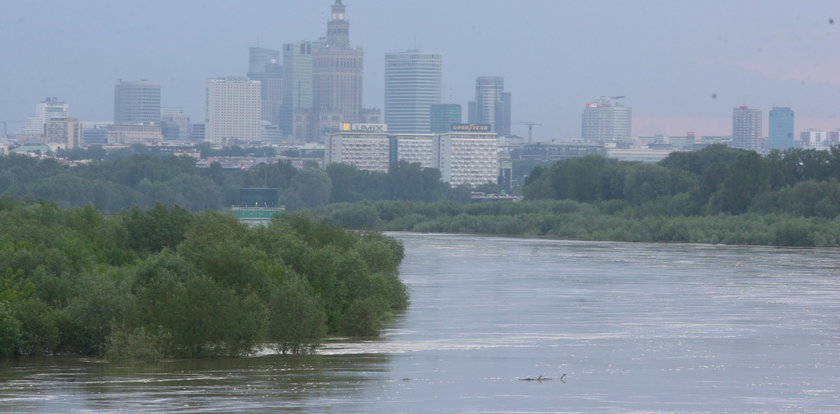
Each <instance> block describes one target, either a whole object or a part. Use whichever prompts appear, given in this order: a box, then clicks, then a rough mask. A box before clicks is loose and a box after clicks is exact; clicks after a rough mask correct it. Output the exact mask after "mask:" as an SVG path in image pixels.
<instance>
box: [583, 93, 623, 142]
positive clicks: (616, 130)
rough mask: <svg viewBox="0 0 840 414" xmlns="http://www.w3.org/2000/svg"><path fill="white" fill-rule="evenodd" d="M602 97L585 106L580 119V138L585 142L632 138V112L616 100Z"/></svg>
mask: <svg viewBox="0 0 840 414" xmlns="http://www.w3.org/2000/svg"><path fill="white" fill-rule="evenodd" d="M619 98H621V97H615V98H610V97H607V96H602V97H600V98H598V99H596V100H595V101H594V102H590V103H588V104H586V106H585V107H584V108H583V116H582V117H581V137H582V138H583V139H585V140H587V141H596V142H606V141H621V140H626V139H628V138H630V137H631V136H632V110H631V108H630V107H627V106H624V105H622V104H621V102H618V99H619Z"/></svg>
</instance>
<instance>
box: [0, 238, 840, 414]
mask: <svg viewBox="0 0 840 414" xmlns="http://www.w3.org/2000/svg"><path fill="white" fill-rule="evenodd" d="M393 236H395V237H397V238H399V239H400V240H402V241H403V242H404V243H405V250H406V257H405V260H404V262H403V265H402V268H401V272H402V273H401V276H402V278H403V279H404V280H405V282H406V283H407V285H408V286H409V288H410V290H411V306H410V307H409V309H408V311H407V312H405V314H403V315H401V316H400V317H398V318H397V319H396V320H395V321H394V322H393V323H392V324H391V325H390V327H389V328H388V329H387V330H386V332H385V334H384V335H383V336H382V338H380V339H379V340H376V341H368V342H348V341H342V340H335V341H333V342H331V343H329V344H327V345H326V346H325V347H324V348H323V349H322V350H321V351H320V354H319V355H311V356H305V357H282V356H260V357H253V358H240V359H222V360H197V361H196V360H190V361H181V360H178V361H165V362H160V363H154V364H141V365H117V364H109V363H105V362H102V361H100V360H97V359H79V358H44V359H23V360H11V361H0V412H79V411H82V412H85V411H87V412H110V411H124V412H178V411H181V412H300V413H401V412H405V413H450V412H460V413H555V412H597V413H614V412H621V413H623V412H636V413H660V412H661V413H696V412H707V413H723V412H731V413H768V412H769V413H777V412H778V413H782V412H791V413H794V412H797V413H798V412H801V413H840V250H838V249H784V248H768V247H742V246H737V247H733V246H709V245H684V244H638V243H609V242H569V241H557V240H542V239H517V238H496V237H480V236H462V235H428V234H402V233H395V234H393ZM540 376H542V377H543V378H549V379H547V380H543V381H527V380H524V379H527V378H531V379H535V378H539V377H540Z"/></svg>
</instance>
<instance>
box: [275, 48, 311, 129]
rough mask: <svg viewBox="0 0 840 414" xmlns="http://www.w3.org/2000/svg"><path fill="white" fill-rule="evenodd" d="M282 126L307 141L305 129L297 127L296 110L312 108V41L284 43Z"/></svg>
mask: <svg viewBox="0 0 840 414" xmlns="http://www.w3.org/2000/svg"><path fill="white" fill-rule="evenodd" d="M282 108H283V109H282V111H281V116H280V128H281V129H282V130H283V132H284V133H285V134H286V135H287V136H292V137H294V138H295V140H298V141H305V140H306V138H305V134H304V133H303V132H304V129H301V128H295V122H294V119H295V118H294V117H295V113H296V112H301V111H308V110H311V109H312V42H299V43H287V44H285V45H283V107H282Z"/></svg>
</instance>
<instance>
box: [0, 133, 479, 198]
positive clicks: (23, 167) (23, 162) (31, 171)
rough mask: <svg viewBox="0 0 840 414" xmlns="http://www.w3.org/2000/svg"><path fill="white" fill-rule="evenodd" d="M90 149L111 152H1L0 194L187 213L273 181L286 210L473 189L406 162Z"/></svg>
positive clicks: (444, 194)
mask: <svg viewBox="0 0 840 414" xmlns="http://www.w3.org/2000/svg"><path fill="white" fill-rule="evenodd" d="M95 148H96V147H92V149H88V150H77V151H78V152H81V153H85V154H88V153H95V154H98V155H96V156H98V157H108V158H105V159H101V160H93V161H91V162H89V163H86V164H80V165H77V166H73V167H70V166H67V165H62V164H61V163H59V162H58V161H56V160H55V159H49V158H48V159H43V160H39V159H36V158H31V157H27V156H24V155H9V156H0V195H10V196H13V197H15V198H17V199H19V200H24V199H27V198H28V199H33V200H40V199H42V200H49V201H54V202H55V203H56V204H57V205H58V206H59V207H61V208H78V207H84V206H86V205H88V204H90V205H92V206H93V207H96V208H97V209H100V210H102V211H105V212H120V211H123V210H127V209H130V208H135V207H139V208H146V209H148V208H151V207H153V206H154V205H155V204H156V203H160V204H166V205H178V206H180V207H181V208H184V209H186V210H188V211H191V212H199V211H205V210H221V209H224V208H228V207H230V206H232V205H235V204H237V203H238V202H239V200H238V198H239V189H240V188H245V187H270V188H277V189H278V190H279V193H280V199H281V201H282V203H283V204H284V205H285V206H286V209H287V210H290V211H294V210H300V209H306V208H313V207H318V206H322V205H325V204H328V203H337V202H353V201H360V200H412V201H438V200H458V201H468V200H469V196H470V190H469V189H468V188H466V187H450V186H449V184H446V183H443V182H441V181H440V172H439V171H438V170H436V169H431V168H420V166H419V165H417V164H408V163H405V162H400V163H398V164H395V165H394V166H392V168H391V169H390V170H389V171H388V172H387V173H386V172H369V171H362V170H359V169H357V168H355V167H351V166H347V165H331V166H329V167H328V168H327V169H326V171H325V170H321V169H319V168H317V167H314V166H310V167H306V168H295V167H293V166H292V165H290V164H288V163H285V162H279V163H273V164H259V165H257V166H255V167H254V168H251V169H249V170H238V169H236V170H226V169H223V168H222V167H221V166H220V165H219V164H216V163H214V164H211V165H210V166H209V168H199V167H198V166H197V165H196V160H195V159H194V158H191V157H188V156H178V157H176V156H173V155H171V154H156V153H151V152H149V151H148V150H143V147H142V146H141V147H138V148H136V150H137V151H138V152H136V153H131V154H129V153H122V154H117V155H120V156H119V157H117V156H116V155H115V154H112V152H113V151H111V152H108V153H104V152H103V151H102V150H101V149H100V150H99V151H96V150H95ZM131 149H135V147H132V148H131ZM123 151H128V149H126V150H123ZM106 154H107V155H106ZM112 156H113V157H114V158H110V157H112Z"/></svg>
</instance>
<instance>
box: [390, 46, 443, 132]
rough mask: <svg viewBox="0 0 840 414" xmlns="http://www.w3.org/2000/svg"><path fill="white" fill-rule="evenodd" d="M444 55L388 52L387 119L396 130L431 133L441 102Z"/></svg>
mask: <svg viewBox="0 0 840 414" xmlns="http://www.w3.org/2000/svg"><path fill="white" fill-rule="evenodd" d="M441 68H442V57H441V55H440V54H439V53H424V52H420V51H416V50H410V51H407V52H399V53H386V54H385V122H386V123H387V124H388V127H389V128H390V129H391V132H394V133H428V132H430V124H431V108H432V105H433V104H437V103H440V98H441V89H442V69H441Z"/></svg>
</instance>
